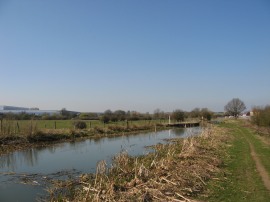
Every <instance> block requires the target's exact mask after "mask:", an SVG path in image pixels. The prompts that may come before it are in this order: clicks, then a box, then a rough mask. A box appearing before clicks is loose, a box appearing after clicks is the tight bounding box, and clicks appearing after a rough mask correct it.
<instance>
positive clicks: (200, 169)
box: [50, 128, 227, 201]
mask: <svg viewBox="0 0 270 202" xmlns="http://www.w3.org/2000/svg"><path fill="white" fill-rule="evenodd" d="M220 130H221V129H219V128H215V132H213V130H212V129H211V128H207V129H205V130H204V132H203V133H202V134H201V135H200V136H199V137H191V138H187V139H184V140H183V139H174V140H173V141H170V142H169V143H168V144H164V145H162V144H158V145H156V146H154V147H153V148H154V150H155V152H153V153H150V154H148V155H146V156H140V157H130V156H128V155H127V153H125V152H122V153H120V154H118V155H116V156H115V157H114V159H113V163H112V166H111V167H108V166H107V165H106V162H104V161H101V162H100V163H99V164H98V165H97V170H96V173H95V174H84V175H82V176H81V178H80V181H79V182H76V183H70V182H66V183H61V184H58V185H60V186H56V187H55V188H54V189H52V190H51V191H50V193H51V200H52V201H57V200H58V199H59V198H62V199H63V200H64V201H194V200H193V199H192V198H195V197H197V196H198V195H199V194H202V192H203V191H204V190H205V189H206V183H207V181H208V180H209V179H210V178H211V177H213V176H214V175H215V173H216V172H218V171H219V167H220V166H221V165H222V161H221V160H220V156H219V155H220V151H221V150H222V147H223V145H224V144H225V142H226V138H227V137H226V136H225V134H224V133H223V132H222V131H220ZM68 185H70V186H68ZM75 185H76V186H75ZM67 187H68V190H69V191H68V192H62V194H63V195H62V196H61V197H60V196H59V190H63V188H65V190H67V189H66V188H67ZM55 193H58V194H57V195H56V194H55ZM60 193H61V191H60ZM67 193H68V194H67ZM62 199H61V200H62Z"/></svg>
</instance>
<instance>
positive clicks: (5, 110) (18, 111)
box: [0, 105, 61, 115]
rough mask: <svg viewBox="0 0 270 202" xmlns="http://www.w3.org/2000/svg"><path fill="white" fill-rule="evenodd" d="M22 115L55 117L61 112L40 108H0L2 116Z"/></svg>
mask: <svg viewBox="0 0 270 202" xmlns="http://www.w3.org/2000/svg"><path fill="white" fill-rule="evenodd" d="M8 113H13V114H21V113H27V114H35V115H43V114H48V115H53V114H60V113H61V112H60V111H59V110H39V108H25V107H14V106H5V105H2V106H0V114H8Z"/></svg>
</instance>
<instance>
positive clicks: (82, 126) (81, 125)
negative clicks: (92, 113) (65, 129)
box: [74, 121, 87, 129]
mask: <svg viewBox="0 0 270 202" xmlns="http://www.w3.org/2000/svg"><path fill="white" fill-rule="evenodd" d="M74 127H75V128H76V129H85V128H86V127H87V125H86V123H85V122H84V121H76V122H74Z"/></svg>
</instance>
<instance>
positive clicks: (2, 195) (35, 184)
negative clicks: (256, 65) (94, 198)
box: [0, 128, 200, 201]
mask: <svg viewBox="0 0 270 202" xmlns="http://www.w3.org/2000/svg"><path fill="white" fill-rule="evenodd" d="M199 132H200V129H199V128H190V129H171V130H165V131H159V132H156V133H155V132H150V133H149V132H148V133H142V134H136V135H129V136H113V137H112V136H110V137H104V138H99V139H87V140H83V141H80V142H79V141H74V142H65V143H59V144H57V145H50V146H48V147H35V148H31V149H28V150H23V151H16V152H13V153H9V154H6V155H3V156H1V158H0V162H1V169H0V173H1V179H0V180H1V187H0V201H14V200H15V201H18V200H19V199H24V200H22V201H25V200H27V201H35V200H36V197H38V196H39V195H40V194H41V195H43V194H44V193H45V191H44V189H46V188H47V186H51V184H54V183H55V182H56V181H59V180H63V179H68V178H72V179H74V180H78V179H79V176H80V175H81V174H82V173H94V172H95V170H96V165H97V163H98V162H99V161H101V160H106V162H107V165H110V164H111V163H112V161H111V159H112V157H113V156H114V155H115V154H117V153H119V152H121V151H126V152H127V153H128V154H129V155H131V156H138V155H143V154H147V153H149V152H151V151H153V150H152V149H144V148H145V147H146V146H151V145H155V144H158V143H164V141H163V140H164V139H170V138H176V137H188V136H190V135H193V134H198V133H199ZM31 187H32V188H31ZM13 190H16V193H17V194H16V195H14V194H12V193H13ZM30 190H31V191H30ZM26 193H27V194H26ZM55 193H57V192H55ZM28 194H29V195H28ZM26 195H28V196H26ZM14 197H15V198H14ZM26 197H28V198H26ZM19 201H20V200H19Z"/></svg>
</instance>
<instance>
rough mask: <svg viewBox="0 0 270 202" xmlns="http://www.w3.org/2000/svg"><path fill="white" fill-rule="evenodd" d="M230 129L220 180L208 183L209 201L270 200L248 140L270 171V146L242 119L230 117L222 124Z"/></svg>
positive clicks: (269, 194) (218, 177)
mask: <svg viewBox="0 0 270 202" xmlns="http://www.w3.org/2000/svg"><path fill="white" fill-rule="evenodd" d="M221 127H222V128H226V129H228V133H229V135H230V136H231V137H232V141H230V142H229V144H228V149H227V153H226V155H224V157H223V159H222V160H223V161H224V168H223V172H221V173H219V175H218V176H217V179H218V180H212V181H211V182H210V183H209V190H210V191H209V193H208V197H207V198H204V199H206V200H207V201H265V202H266V201H270V192H269V191H268V190H267V189H266V187H265V186H264V184H263V181H262V177H261V176H260V175H259V173H258V171H257V168H256V164H255V162H254V160H253V159H252V156H251V150H250V146H249V144H252V145H253V146H254V149H255V152H256V153H257V155H258V157H259V158H260V161H261V162H262V164H263V165H264V167H265V168H266V170H267V172H268V175H269V174H270V159H269V157H270V147H269V146H267V145H264V144H263V143H262V142H261V141H260V140H259V139H258V138H256V134H255V133H254V132H253V131H252V130H251V129H249V128H248V127H246V126H245V125H244V122H241V121H231V122H228V123H225V124H223V125H222V126H221Z"/></svg>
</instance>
